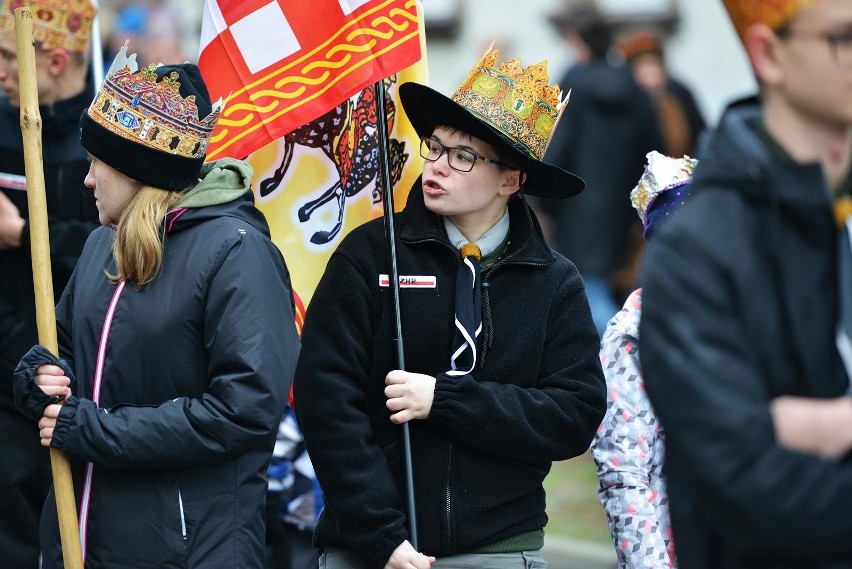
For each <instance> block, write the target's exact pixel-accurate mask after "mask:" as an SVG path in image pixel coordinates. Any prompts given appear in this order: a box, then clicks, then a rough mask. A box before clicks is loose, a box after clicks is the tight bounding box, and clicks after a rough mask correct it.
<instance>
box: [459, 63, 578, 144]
mask: <svg viewBox="0 0 852 569" xmlns="http://www.w3.org/2000/svg"><path fill="white" fill-rule="evenodd" d="M497 56H498V54H497V50H496V49H495V50H491V51H489V52H488V53H486V54H485V55H484V56H483V57H482V59H480V60H479V62H478V63H477V64H476V65H474V67H473V69H471V71H470V73H468V75H467V78H466V79H465V80H464V82H462V84H461V85H460V86H459V88H458V89H456V92H455V93H454V94H453V97H452V99H453V101H455V102H456V103H458V104H459V105H461V106H463V107H464V108H465V109H467V110H468V111H469V112H471V113H473V114H474V115H475V116H476V117H477V118H478V119H479V120H481V121H483V122H485V123H486V124H488V125H490V126H491V127H492V128H495V129H497V130H498V131H500V132H501V133H503V135H505V136H506V137H507V138H509V139H511V140H512V141H513V142H514V143H515V144H518V145H521V146H522V147H523V148H524V149H525V150H526V151H527V153H528V154H529V155H531V156H534V157H535V158H537V159H538V160H541V158H542V157H543V156H544V151H545V150H547V144H548V143H549V142H550V137H551V135H552V134H553V130H554V128H555V126H556V123H557V121H558V120H559V115H560V113H561V112H562V109H563V108H564V106H565V103H566V102H567V101H563V100H562V91H561V90H560V89H559V85H552V86H551V85H548V76H547V61H542V62H541V63H537V64H535V65H530V66H529V67H526V68H524V67H522V66H521V62H520V61H519V60H518V59H510V60H509V61H507V62H506V63H498V61H497Z"/></svg>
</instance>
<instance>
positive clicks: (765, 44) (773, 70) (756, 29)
mask: <svg viewBox="0 0 852 569" xmlns="http://www.w3.org/2000/svg"><path fill="white" fill-rule="evenodd" d="M782 41H783V40H782V39H781V38H780V37H778V35H777V34H776V33H775V32H774V31H772V29H771V28H769V27H768V26H766V25H764V24H755V25H753V26H751V27H749V28H748V30H746V34H745V37H744V38H743V43H744V45H745V48H746V53H748V57H749V60H750V61H751V66H752V69H754V74H755V76H756V77H757V79H758V81H759V82H760V83H762V84H765V85H777V84H778V83H780V82H782V81H783V80H784V65H783V63H784V59H783V56H784V54H783V46H782V45H781V42H782Z"/></svg>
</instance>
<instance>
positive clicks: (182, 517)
mask: <svg viewBox="0 0 852 569" xmlns="http://www.w3.org/2000/svg"><path fill="white" fill-rule="evenodd" d="M178 508H179V509H180V537H181V539H183V542H184V544H186V515H185V513H184V511H183V496H181V494H180V489H178Z"/></svg>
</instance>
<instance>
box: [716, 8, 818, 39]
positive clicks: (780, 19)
mask: <svg viewBox="0 0 852 569" xmlns="http://www.w3.org/2000/svg"><path fill="white" fill-rule="evenodd" d="M723 2H724V4H725V9H726V10H727V11H728V16H729V17H730V18H731V22H732V23H733V24H734V28H736V30H737V34H739V36H740V39H744V38H745V33H746V30H747V29H749V27H751V26H753V25H754V24H765V25H766V26H768V27H769V28H772V29H773V30H774V29H777V28H779V27H781V26H783V25H784V24H785V23H787V21H788V20H789V19H790V18H792V17H793V16H795V15H796V14H797V13H798V12H799V11H801V10H802V9H804V8H807V7H808V6H811V5H813V4H816V3H817V2H819V0H723Z"/></svg>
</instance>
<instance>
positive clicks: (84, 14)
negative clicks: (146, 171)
mask: <svg viewBox="0 0 852 569" xmlns="http://www.w3.org/2000/svg"><path fill="white" fill-rule="evenodd" d="M19 5H22V6H27V7H29V8H31V9H32V11H33V19H32V21H33V36H34V39H35V62H36V71H35V80H36V84H37V85H36V87H37V91H38V100H39V113H40V115H41V121H42V123H41V144H42V163H43V166H44V183H45V198H46V200H47V211H48V223H49V229H50V235H49V237H50V247H51V250H50V262H51V269H52V276H53V291H54V295H55V297H56V298H58V297H59V295H60V294H61V293H62V290H63V289H64V288H65V285H66V283H67V282H68V279H69V278H70V276H71V272H72V271H73V269H74V265H75V264H76V263H77V258H78V257H79V255H80V252H81V251H82V249H83V244H84V243H85V241H86V238H87V237H88V235H89V233H90V232H91V231H92V230H94V229H95V228H96V227H97V226H98V211H97V208H96V207H95V200H94V199H92V197H91V192H90V191H88V190H86V188H85V187H84V186H83V178H85V176H86V172H87V171H88V169H89V163H88V161H87V159H86V151H85V150H84V149H83V147H82V146H81V145H80V114H81V113H82V112H83V110H85V109H86V107H87V106H88V105H89V103H91V101H92V98H93V97H94V89H93V86H92V85H93V83H92V81H91V79H90V76H89V73H88V70H89V56H88V51H87V50H88V41H89V36H90V35H91V30H92V20H93V18H94V16H95V7H94V5H93V4H92V3H91V2H90V1H89V0H24V1H23V2H18V1H17V0H15V1H13V0H2V1H0V82H1V83H2V86H3V92H4V94H5V97H3V98H2V99H0V275H2V278H0V435H2V438H1V439H0V488H2V489H3V491H2V493H0V567H4V568H5V567H9V568H11V569H18V568H21V569H34V568H35V567H37V566H38V557H39V553H38V520H39V516H40V514H41V509H42V505H43V504H44V499H45V496H46V495H47V492H48V490H49V488H50V484H51V474H50V457H49V454H48V452H47V449H44V448H41V447H40V446H38V445H25V444H21V440H25V439H26V438H27V437H31V436H32V429H33V425H32V422H31V421H28V420H27V419H26V418H25V417H24V416H23V415H21V414H20V413H18V411H17V410H16V409H15V408H14V404H13V401H12V372H13V371H14V369H15V366H16V365H17V363H18V361H19V360H20V359H21V356H23V355H24V354H25V353H26V351H27V350H28V349H29V348H30V347H31V346H32V345H33V344H35V343H36V342H37V341H38V333H37V330H36V315H35V296H34V292H33V277H32V262H31V257H30V229H29V225H28V219H29V214H28V206H27V193H26V181H25V179H24V173H25V172H24V148H23V136H22V134H21V123H20V121H21V109H20V91H21V86H20V77H19V76H18V59H17V51H18V50H17V42H16V36H15V15H14V8H17V7H18V6H19ZM54 515H55V514H54Z"/></svg>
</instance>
